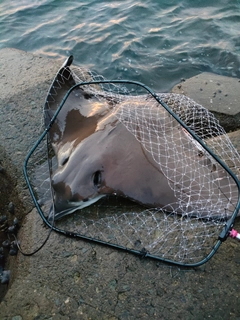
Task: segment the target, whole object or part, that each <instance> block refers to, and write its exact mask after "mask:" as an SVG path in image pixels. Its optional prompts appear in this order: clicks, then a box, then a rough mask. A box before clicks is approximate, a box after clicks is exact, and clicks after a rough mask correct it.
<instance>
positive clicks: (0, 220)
mask: <svg viewBox="0 0 240 320" xmlns="http://www.w3.org/2000/svg"><path fill="white" fill-rule="evenodd" d="M5 221H7V216H0V225H1V224H4V222H5Z"/></svg>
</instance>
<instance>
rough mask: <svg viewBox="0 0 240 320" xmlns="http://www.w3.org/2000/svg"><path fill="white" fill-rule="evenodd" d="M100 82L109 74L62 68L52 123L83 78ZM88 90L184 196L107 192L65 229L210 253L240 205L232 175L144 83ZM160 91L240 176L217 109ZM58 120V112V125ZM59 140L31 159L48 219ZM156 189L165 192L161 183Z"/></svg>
mask: <svg viewBox="0 0 240 320" xmlns="http://www.w3.org/2000/svg"><path fill="white" fill-rule="evenodd" d="M93 80H94V81H102V80H104V78H103V77H102V76H99V75H96V74H93V73H91V72H89V71H87V70H84V69H82V68H80V67H76V66H72V67H71V70H70V68H69V66H66V65H65V66H64V67H63V68H61V69H60V71H59V73H58V74H57V76H56V78H55V79H54V81H53V84H52V86H51V88H50V90H49V93H48V96H47V100H46V105H45V107H44V113H45V115H44V119H45V121H44V122H45V124H46V122H48V121H49V120H50V119H51V117H52V116H53V115H54V113H55V111H56V110H57V108H58V107H59V105H60V104H61V103H62V100H63V98H64V95H65V93H66V92H67V91H68V90H69V89H70V88H71V87H72V86H73V85H74V84H75V83H82V82H88V81H93ZM81 88H82V89H83V90H84V93H85V95H87V99H88V100H89V101H91V99H95V101H98V103H99V105H104V106H106V108H107V112H108V113H109V114H111V116H113V117H115V119H116V121H117V122H120V123H121V124H123V125H124V127H125V130H127V131H128V132H130V133H131V134H132V135H133V136H134V137H135V139H136V140H137V141H138V142H139V143H140V144H141V146H142V148H143V149H144V152H145V154H146V156H147V157H148V159H149V161H150V162H151V165H154V166H156V168H157V170H159V171H160V172H161V173H162V174H163V176H164V177H165V178H166V181H167V183H168V187H169V188H170V190H171V191H172V194H173V195H174V198H175V199H176V201H174V202H172V203H167V204H164V205H163V206H162V207H160V208H159V207H158V208H155V207H150V208H144V207H143V206H141V205H138V204H136V203H132V202H130V201H127V200H126V199H123V198H115V197H113V196H112V197H106V198H102V199H101V200H99V201H98V202H96V203H95V204H94V205H92V206H89V207H87V208H84V209H82V210H79V211H76V212H74V213H73V214H71V215H69V216H66V217H64V218H63V219H60V220H59V221H58V220H57V221H55V224H56V225H57V227H58V228H63V229H65V230H68V231H71V232H76V233H77V234H79V235H82V236H84V237H87V238H90V239H93V240H94V239H96V240H100V241H103V242H105V243H108V244H113V245H116V246H121V247H125V248H130V249H133V250H136V251H139V252H147V253H149V254H150V255H152V256H156V257H159V258H163V259H167V260H170V261H174V262H177V263H182V264H186V265H187V264H194V263H197V262H199V261H201V260H202V259H204V258H205V257H206V256H207V255H208V254H209V253H210V252H211V250H212V248H213V247H214V245H215V244H216V242H217V241H218V236H219V233H220V232H221V230H222V229H223V227H224V225H225V224H226V221H227V219H229V218H230V217H231V216H232V214H233V212H234V209H235V207H236V205H237V202H238V188H237V185H236V183H235V181H234V179H233V178H232V176H231V175H230V174H229V173H228V172H226V170H225V169H224V168H223V167H222V166H221V165H220V164H219V163H218V161H216V160H215V158H213V156H212V155H211V154H210V153H209V152H208V151H207V150H206V149H205V148H204V147H203V146H202V145H201V144H200V143H199V142H198V141H197V140H196V139H195V138H194V137H193V136H192V135H191V134H190V133H189V132H188V131H187V130H186V129H185V128H184V127H183V126H182V125H181V124H180V123H179V122H178V121H177V120H176V119H175V118H174V117H173V116H172V115H171V114H170V113H169V112H168V111H167V110H166V109H165V108H163V106H162V105H161V104H160V103H159V102H158V101H156V99H155V98H154V97H153V96H152V95H151V94H149V92H147V90H146V89H144V88H143V87H140V86H138V85H136V84H131V83H130V84H128V83H125V84H124V85H122V84H121V85H116V84H114V83H99V84H85V85H83V86H82V87H81ZM63 93H64V94H63ZM78 94H79V91H74V90H73V91H72V92H71V93H70V95H69V97H68V98H67V99H66V102H65V104H64V105H63V107H62V109H61V110H60V113H61V112H65V111H64V108H65V110H67V108H69V105H68V101H69V100H70V97H71V95H72V96H73V95H74V99H77V100H76V101H78V99H79V101H80V102H81V97H79V96H78ZM158 97H159V98H160V99H161V100H162V101H163V102H165V103H166V104H167V105H168V107H169V108H170V110H171V111H172V112H174V113H175V114H176V115H177V116H178V117H179V118H180V119H181V120H182V121H183V123H184V124H185V125H187V126H188V127H189V128H190V129H191V130H192V131H193V132H194V133H195V134H196V135H197V137H199V138H200V139H201V140H202V141H203V142H204V143H205V144H206V146H207V147H208V148H210V149H211V150H212V151H213V153H214V154H216V155H217V157H219V159H221V160H222V161H223V162H224V163H225V164H226V165H227V166H228V167H229V168H230V169H231V170H232V171H233V173H234V174H236V175H238V174H239V168H240V157H239V154H238V153H237V151H236V149H235V148H234V147H233V145H232V143H231V141H230V140H229V138H228V136H227V134H226V132H225V131H224V129H223V128H222V127H221V126H220V125H219V122H218V121H217V120H216V118H215V117H214V116H213V114H211V113H210V112H209V111H208V110H206V109H205V108H203V107H202V106H201V105H199V104H197V103H195V102H194V101H193V100H191V99H189V98H188V97H186V96H182V95H178V94H172V93H161V94H158ZM80 102H79V104H78V105H81V103H80ZM74 108H75V109H77V108H80V107H79V106H77V105H76V106H75V107H74ZM50 111H51V112H50ZM60 113H59V115H60ZM58 121H60V120H59V117H58V116H57V118H56V120H55V122H54V123H58ZM43 127H44V123H43ZM52 142H53V141H51V139H48V138H47V136H44V137H43V139H42V140H41V141H40V142H39V144H38V146H37V148H36V149H35V150H34V152H33V153H32V155H31V157H30V159H29V162H28V174H29V179H30V182H31V185H32V186H33V188H34V192H35V196H36V198H37V199H38V202H39V204H40V205H41V207H42V211H43V212H44V214H45V216H46V217H47V216H48V214H49V210H50V208H51V206H52V204H53V198H54V191H53V190H52V187H51V178H52V175H53V174H54V173H55V172H56V170H57V168H58V162H59V159H58V160H57V159H56V155H55V152H56V149H54V148H52ZM126 143H127V142H126ZM53 149H54V150H55V152H54V151H53ZM136 161H138V160H137V159H136ZM139 174H141V172H140V173H139ZM136 188H137V186H136ZM154 189H155V190H157V191H158V190H159V186H158V185H156V186H154ZM159 194H161V190H159Z"/></svg>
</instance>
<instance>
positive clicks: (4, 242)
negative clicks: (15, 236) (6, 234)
mask: <svg viewBox="0 0 240 320" xmlns="http://www.w3.org/2000/svg"><path fill="white" fill-rule="evenodd" d="M10 245H11V242H10V240H8V239H7V240H5V241H3V243H2V246H3V248H10Z"/></svg>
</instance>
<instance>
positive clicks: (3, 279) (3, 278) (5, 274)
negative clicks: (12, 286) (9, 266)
mask: <svg viewBox="0 0 240 320" xmlns="http://www.w3.org/2000/svg"><path fill="white" fill-rule="evenodd" d="M9 280H10V270H4V271H3V272H2V275H1V284H7V283H8V282H9Z"/></svg>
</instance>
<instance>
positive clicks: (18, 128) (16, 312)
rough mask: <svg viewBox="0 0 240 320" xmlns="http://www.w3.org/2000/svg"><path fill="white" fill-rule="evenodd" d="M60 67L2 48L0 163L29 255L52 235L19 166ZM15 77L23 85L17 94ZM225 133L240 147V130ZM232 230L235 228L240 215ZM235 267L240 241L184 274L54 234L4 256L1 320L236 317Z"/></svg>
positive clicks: (239, 281)
mask: <svg viewBox="0 0 240 320" xmlns="http://www.w3.org/2000/svg"><path fill="white" fill-rule="evenodd" d="M10 58H11V59H10ZM9 61H11V63H8V62H9ZM29 61H31V63H30V64H29ZM61 64H62V61H52V60H48V59H45V58H39V57H38V56H36V57H35V56H33V55H31V54H28V53H24V52H21V51H17V50H12V49H4V50H0V69H1V74H3V72H2V71H3V69H4V72H5V73H4V77H3V78H2V77H0V84H1V86H0V88H1V89H0V90H1V91H2V90H3V91H4V85H7V84H8V86H9V88H8V90H9V91H8V94H4V95H1V98H0V117H1V132H0V144H1V145H2V147H3V148H4V150H5V151H4V153H6V154H5V155H4V154H3V156H2V158H1V161H2V162H4V161H5V162H4V163H9V165H8V166H7V170H8V171H9V173H8V174H9V175H11V176H12V177H13V178H14V179H15V181H16V186H14V187H15V188H16V190H17V192H18V193H19V198H20V200H19V201H18V200H16V199H15V200H14V201H15V207H16V210H18V208H20V206H22V203H23V205H24V206H25V213H26V217H25V219H24V221H23V222H21V228H20V231H19V233H18V237H19V239H20V242H21V246H22V248H23V250H24V251H26V252H31V251H33V250H34V249H36V248H37V247H39V245H40V244H41V243H42V242H43V241H44V239H45V238H46V236H47V234H48V232H49V231H48V229H47V228H46V227H45V226H44V225H43V222H42V221H41V218H40V217H39V215H38V214H37V212H36V210H35V209H34V208H33V206H32V204H31V201H30V198H29V194H28V190H27V188H26V185H25V182H24V179H23V176H22V164H23V161H24V158H25V156H26V153H27V151H28V150H29V148H30V147H31V146H32V145H33V143H34V141H36V140H37V138H38V136H39V133H40V132H39V130H38V129H36V128H38V127H39V123H40V119H41V112H42V106H43V102H44V99H45V96H46V93H47V90H48V87H49V85H50V83H51V81H52V79H53V77H54V74H55V72H56V71H57V69H58V68H59V66H61ZM19 66H22V67H21V68H22V69H21V70H22V72H20V73H18V72H16V79H15V82H14V83H12V86H11V82H10V81H9V79H8V69H11V70H12V68H13V69H14V68H15V69H16V70H17V69H18V67H19ZM11 77H12V74H11ZM18 78H20V79H19V81H20V80H21V81H22V78H24V81H23V82H21V83H25V84H27V85H26V86H25V85H24V87H23V88H22V89H21V86H22V85H21V86H20V87H19V81H18ZM36 79H37V80H36ZM36 81H37V82H36ZM2 84H3V86H2ZM15 88H16V89H15ZM236 94H237V93H236ZM192 98H194V97H192ZM205 107H208V105H206V106H205ZM230 135H232V138H233V143H234V144H235V146H236V147H237V148H238V150H240V144H239V141H240V140H239V136H240V132H234V133H231V134H230ZM0 165H1V163H0ZM10 198H11V197H10ZM10 198H9V200H11V199H10ZM6 203H8V202H6ZM4 208H5V209H6V205H4ZM4 208H3V210H4ZM19 210H20V209H19ZM235 228H236V229H239V228H240V221H239V218H238V219H237V221H236V225H235ZM239 267H240V243H239V242H237V241H235V240H232V239H227V240H226V242H224V243H223V244H222V246H221V247H220V249H219V251H218V252H217V253H216V254H215V255H214V257H213V258H212V259H211V260H210V261H209V262H208V263H206V264H205V265H203V266H201V267H198V268H192V269H184V268H178V267H174V266H169V265H166V264H164V263H159V262H157V261H155V260H150V259H140V258H139V257H137V256H134V255H131V254H128V253H126V252H124V251H117V250H116V249H113V248H109V247H104V246H101V245H98V244H95V243H89V242H86V241H83V240H76V239H71V238H67V237H64V236H61V235H59V234H56V233H52V234H51V236H50V239H49V241H48V242H47V244H46V245H45V246H44V248H43V249H42V250H41V251H39V252H38V253H37V254H36V255H34V256H31V257H25V256H23V255H21V254H20V253H18V255H17V256H11V257H9V261H8V264H7V268H9V269H10V270H11V278H10V283H9V285H8V287H5V286H6V285H2V287H1V286H0V290H6V288H7V289H8V290H6V291H7V293H6V295H5V296H4V298H3V300H2V302H1V304H0V318H1V319H4V320H21V319H24V320H25V319H26V320H28V319H36V320H44V319H49V320H50V319H56V320H57V319H60V320H61V319H64V320H65V319H66V320H67V319H111V320H115V319H119V320H124V319H199V320H200V319H240V304H239V292H240V277H239ZM1 288H3V289H1Z"/></svg>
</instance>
